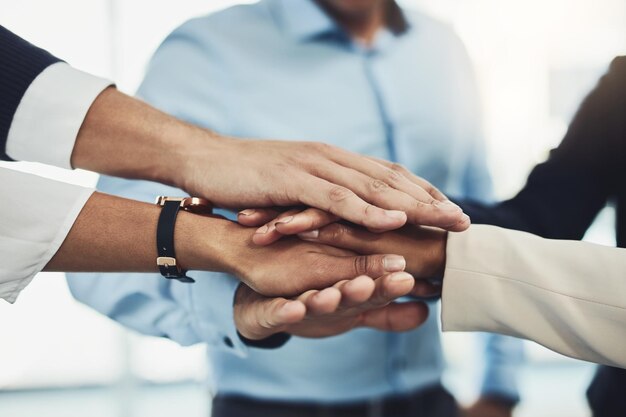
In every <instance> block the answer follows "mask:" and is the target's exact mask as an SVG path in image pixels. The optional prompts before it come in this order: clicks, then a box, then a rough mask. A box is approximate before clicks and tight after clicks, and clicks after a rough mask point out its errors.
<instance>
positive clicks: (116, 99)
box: [71, 87, 227, 188]
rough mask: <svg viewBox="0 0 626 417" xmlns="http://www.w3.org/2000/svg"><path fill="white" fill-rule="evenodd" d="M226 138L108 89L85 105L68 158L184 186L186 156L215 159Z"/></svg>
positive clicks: (115, 173)
mask: <svg viewBox="0 0 626 417" xmlns="http://www.w3.org/2000/svg"><path fill="white" fill-rule="evenodd" d="M226 140H227V139H225V138H222V137H220V136H219V135H217V134H214V133H212V132H210V131H208V130H205V129H201V128H199V127H196V126H193V125H190V124H188V123H185V122H182V121H180V120H178V119H176V118H174V117H171V116H169V115H167V114H165V113H163V112H161V111H159V110H157V109H155V108H153V107H151V106H149V105H147V104H145V103H143V102H142V101H140V100H137V99H135V98H132V97H129V96H127V95H126V94H124V93H121V92H120V91H118V90H117V89H115V88H113V87H110V88H108V89H106V90H104V91H103V92H102V93H101V94H100V95H99V96H98V97H97V99H96V100H95V101H94V102H93V104H92V105H91V107H90V108H89V111H88V113H87V116H86V117H85V120H84V122H83V124H82V126H81V128H80V130H79V132H78V136H77V139H76V144H75V146H74V150H73V152H72V158H71V162H72V166H73V167H74V168H83V169H87V170H90V171H94V172H99V173H101V174H106V175H111V176H117V177H123V178H129V179H145V180H150V181H156V182H161V183H165V184H168V185H174V186H177V187H179V188H184V181H185V178H184V172H185V166H186V164H187V163H188V161H189V158H190V157H191V156H193V155H194V154H196V153H198V152H199V151H200V150H202V151H203V152H204V153H205V154H206V155H209V156H211V155H213V157H217V155H218V153H219V150H220V145H221V144H222V143H223V142H224V141H226ZM206 163H207V164H211V163H212V160H211V158H207V160H206Z"/></svg>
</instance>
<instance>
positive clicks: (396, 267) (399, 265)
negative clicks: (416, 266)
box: [383, 255, 406, 272]
mask: <svg viewBox="0 0 626 417" xmlns="http://www.w3.org/2000/svg"><path fill="white" fill-rule="evenodd" d="M383 268H385V271H387V272H394V271H404V268H406V261H405V260H404V257H402V256H399V255H387V256H385V257H384V258H383Z"/></svg>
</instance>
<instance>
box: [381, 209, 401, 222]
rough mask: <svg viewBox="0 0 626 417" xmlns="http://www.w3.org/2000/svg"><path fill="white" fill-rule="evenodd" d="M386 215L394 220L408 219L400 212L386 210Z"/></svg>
mask: <svg viewBox="0 0 626 417" xmlns="http://www.w3.org/2000/svg"><path fill="white" fill-rule="evenodd" d="M385 214H386V215H387V217H391V218H392V219H402V220H404V219H406V213H405V212H403V211H400V210H385Z"/></svg>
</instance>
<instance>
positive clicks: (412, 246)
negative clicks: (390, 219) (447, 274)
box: [299, 223, 447, 297]
mask: <svg viewBox="0 0 626 417" xmlns="http://www.w3.org/2000/svg"><path fill="white" fill-rule="evenodd" d="M299 236H300V238H301V239H304V240H306V241H309V242H315V243H323V244H325V245H330V246H334V247H337V248H342V249H347V250H351V251H354V252H357V253H361V254H369V253H374V252H376V251H379V250H384V251H387V250H388V251H391V252H392V253H398V254H401V255H402V256H403V257H404V259H405V260H406V262H407V265H406V271H407V272H408V273H410V274H412V275H413V276H414V277H415V278H441V277H443V272H444V269H445V264H446V242H447V232H445V231H443V230H441V229H435V228H426V227H418V226H412V225H411V226H405V227H403V228H402V229H400V230H396V231H391V232H385V233H372V232H368V231H367V230H364V229H361V228H358V227H354V226H348V225H345V224H342V223H333V224H330V225H328V226H325V227H323V228H321V229H317V230H312V231H309V232H306V233H303V234H300V235H299ZM411 294H412V295H414V296H418V297H432V296H437V295H440V294H441V284H440V283H437V282H429V281H417V282H416V283H415V286H414V288H413V290H412V291H411Z"/></svg>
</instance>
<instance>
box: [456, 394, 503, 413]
mask: <svg viewBox="0 0 626 417" xmlns="http://www.w3.org/2000/svg"><path fill="white" fill-rule="evenodd" d="M461 416H462V417H512V416H513V407H511V406H510V405H508V404H504V403H503V402H500V401H497V400H493V399H490V398H486V397H481V398H479V399H478V401H476V402H475V403H474V404H472V405H471V406H469V407H467V408H464V409H463V411H462V412H461Z"/></svg>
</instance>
